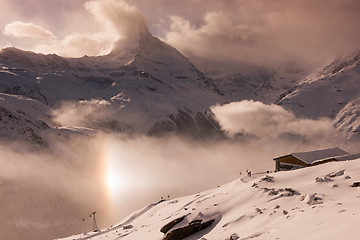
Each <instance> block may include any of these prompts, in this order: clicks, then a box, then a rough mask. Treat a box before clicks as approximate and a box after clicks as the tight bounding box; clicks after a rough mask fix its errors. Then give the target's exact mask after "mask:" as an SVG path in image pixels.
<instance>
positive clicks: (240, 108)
mask: <svg viewBox="0 0 360 240" xmlns="http://www.w3.org/2000/svg"><path fill="white" fill-rule="evenodd" d="M212 111H213V112H214V114H215V116H216V118H217V120H218V121H219V123H220V125H221V126H222V128H223V129H224V130H225V131H226V132H227V134H228V136H229V137H228V138H227V139H221V140H194V139H191V138H189V137H177V136H167V137H161V138H160V137H149V136H146V135H142V134H138V135H136V134H135V135H134V134H133V135H131V136H129V135H124V134H111V133H103V132H98V133H97V134H95V135H93V136H77V137H66V138H64V137H60V138H59V137H57V138H55V137H54V138H52V140H51V142H50V150H49V149H47V150H44V151H43V152H38V151H36V152H35V151H29V152H27V151H26V150H25V149H26V148H25V147H24V148H23V147H22V146H21V145H18V144H16V143H15V144H7V145H4V144H3V145H1V146H0V154H1V158H0V163H1V168H0V184H1V187H0V191H1V193H0V194H1V198H0V202H1V205H0V206H1V216H0V239H52V238H56V237H65V236H69V235H71V234H75V233H81V232H84V231H91V230H92V224H93V222H92V218H91V217H90V214H91V213H92V212H93V211H96V212H97V213H96V217H97V223H98V226H99V227H100V228H104V227H107V226H110V225H113V224H115V223H117V222H118V221H120V220H121V219H122V218H124V217H125V216H126V215H128V214H130V213H131V212H132V211H134V210H137V209H140V208H142V207H145V206H146V205H148V204H151V203H154V202H157V201H159V200H160V199H161V198H164V199H167V198H173V197H179V196H182V195H186V194H192V193H196V192H199V191H201V190H206V189H209V188H213V187H217V186H218V185H221V184H224V183H226V182H229V181H231V180H234V179H236V178H239V177H240V176H241V175H240V173H242V175H244V174H245V173H246V170H249V171H252V172H253V173H255V172H259V171H266V170H273V169H274V163H273V160H272V158H273V157H276V156H278V155H281V154H286V153H289V152H294V151H302V150H313V149H316V148H322V147H332V146H336V145H337V146H340V147H344V149H345V150H347V151H351V146H350V145H345V146H343V140H342V139H341V137H340V135H337V133H336V131H335V129H334V128H333V127H332V123H331V121H330V120H329V119H320V120H309V119H298V118H296V117H295V116H294V115H293V114H292V113H290V112H288V111H286V110H284V109H282V108H281V107H279V106H275V105H264V104H262V103H260V102H253V101H243V102H240V103H231V104H227V105H224V106H215V107H213V108H212Z"/></svg>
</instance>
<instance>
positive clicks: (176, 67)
mask: <svg viewBox="0 0 360 240" xmlns="http://www.w3.org/2000/svg"><path fill="white" fill-rule="evenodd" d="M0 92H3V93H7V94H14V95H22V96H26V97H28V98H32V99H35V100H38V101H40V102H42V103H43V104H45V105H47V106H49V107H51V108H52V109H54V108H57V107H59V106H61V104H62V103H64V102H69V101H71V102H73V103H75V104H76V103H79V102H81V103H84V102H85V103H87V102H90V103H91V102H92V101H93V100H94V99H101V100H104V101H105V102H106V103H107V104H106V105H107V107H106V108H107V109H106V111H107V112H112V113H114V114H113V115H112V116H109V115H107V116H106V119H105V120H104V119H96V121H97V122H96V123H94V122H90V123H89V122H88V123H87V124H85V125H84V126H85V127H94V128H99V126H105V125H106V123H105V124H104V123H103V122H101V121H108V122H109V121H113V120H114V121H117V122H119V123H118V125H121V126H127V128H128V129H135V130H136V131H139V132H148V131H149V130H150V129H151V127H152V126H153V125H154V124H155V123H156V122H158V121H163V120H169V121H171V119H169V118H168V115H170V114H177V113H178V111H179V110H181V111H185V112H187V113H189V115H191V117H194V115H195V114H196V113H197V112H200V113H204V111H205V110H207V109H208V108H209V107H210V106H211V105H214V104H216V103H223V102H224V99H223V96H222V94H221V92H220V91H219V90H218V89H217V87H216V85H215V84H214V83H213V82H212V80H210V79H209V78H207V77H206V76H205V75H204V74H203V73H201V72H200V71H199V70H198V69H196V68H195V67H194V65H192V64H191V63H190V62H189V60H188V59H187V58H185V57H184V56H182V55H181V54H180V53H179V52H178V51H177V50H176V49H174V48H172V47H170V46H168V45H166V44H165V43H163V42H161V41H160V40H159V39H158V38H155V37H153V36H151V35H150V33H149V32H148V30H147V28H146V26H143V27H142V28H140V29H139V34H137V35H135V36H134V37H132V38H130V39H121V40H119V42H118V43H117V44H116V46H115V48H114V50H113V51H112V52H111V53H110V54H109V55H106V56H99V57H87V56H85V57H82V58H76V59H72V58H62V57H59V56H56V55H42V54H35V53H32V52H25V51H21V50H19V49H15V48H6V49H3V50H1V52H0ZM109 109H111V111H108V110H109ZM119 128H120V127H119ZM123 128H124V127H123ZM123 128H122V129H123Z"/></svg>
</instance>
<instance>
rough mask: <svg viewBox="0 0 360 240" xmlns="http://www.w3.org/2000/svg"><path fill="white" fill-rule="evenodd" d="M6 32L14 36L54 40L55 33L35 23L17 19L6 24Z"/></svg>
mask: <svg viewBox="0 0 360 240" xmlns="http://www.w3.org/2000/svg"><path fill="white" fill-rule="evenodd" d="M4 34H5V35H9V36H14V37H25V38H35V39H40V40H41V39H42V40H54V39H55V35H54V34H53V33H52V32H50V31H49V30H46V29H43V28H42V27H41V26H38V25H35V24H33V23H24V22H21V21H16V22H13V23H10V24H8V25H6V26H5V29H4Z"/></svg>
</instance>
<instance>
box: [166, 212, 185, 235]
mask: <svg viewBox="0 0 360 240" xmlns="http://www.w3.org/2000/svg"><path fill="white" fill-rule="evenodd" d="M184 218H185V216H182V217H180V218H177V219H175V220H173V221H171V222H169V223H168V224H166V225H165V226H163V227H162V228H161V229H160V232H162V233H164V234H166V233H167V232H168V231H169V230H170V229H171V228H173V227H174V226H175V225H176V224H178V223H180V222H181V221H182V220H184Z"/></svg>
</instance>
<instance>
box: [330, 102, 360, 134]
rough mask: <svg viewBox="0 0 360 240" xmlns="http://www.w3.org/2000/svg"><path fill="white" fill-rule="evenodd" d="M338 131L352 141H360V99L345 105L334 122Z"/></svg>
mask: <svg viewBox="0 0 360 240" xmlns="http://www.w3.org/2000/svg"><path fill="white" fill-rule="evenodd" d="M334 123H335V126H336V128H337V129H339V130H340V131H342V132H343V133H344V134H345V136H346V137H347V138H348V139H350V140H352V141H358V140H359V139H360V98H356V99H355V100H353V101H350V102H349V103H348V104H346V105H345V107H344V108H343V109H341V110H340V112H339V113H338V114H337V115H336V118H335V120H334Z"/></svg>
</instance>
